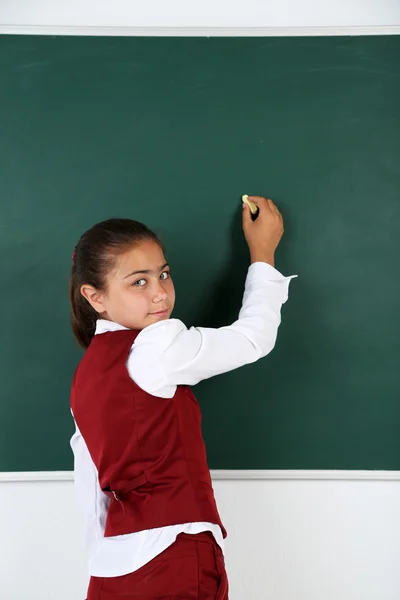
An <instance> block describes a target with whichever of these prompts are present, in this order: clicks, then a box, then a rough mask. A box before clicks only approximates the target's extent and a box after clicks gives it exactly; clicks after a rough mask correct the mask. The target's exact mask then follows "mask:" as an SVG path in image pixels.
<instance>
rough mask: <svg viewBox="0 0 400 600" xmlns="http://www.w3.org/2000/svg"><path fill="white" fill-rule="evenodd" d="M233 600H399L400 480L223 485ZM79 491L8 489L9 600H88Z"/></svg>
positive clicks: (65, 487)
mask: <svg viewBox="0 0 400 600" xmlns="http://www.w3.org/2000/svg"><path fill="white" fill-rule="evenodd" d="M214 485H215V491H216V497H217V502H218V504H219V508H220V512H221V514H222V517H223V519H224V521H225V524H226V526H227V528H228V530H229V537H228V539H227V542H226V543H227V550H226V558H227V568H228V573H229V577H230V586H231V595H230V600H399V598H400V481H335V480H332V481H326V480H321V481H318V480H315V481H301V480H299V481H291V480H287V481H285V480H281V481H233V480H231V481H229V480H227V481H215V482H214ZM80 527H81V524H80V516H79V514H78V512H77V510H76V507H75V500H74V494H73V484H72V482H71V481H65V482H46V481H43V482H21V483H19V482H7V483H5V482H4V483H0V532H1V534H0V598H1V600H84V598H85V591H86V585H87V577H86V571H85V569H86V564H85V555H84V549H83V546H82V535H81V529H80Z"/></svg>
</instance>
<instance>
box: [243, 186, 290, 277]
mask: <svg viewBox="0 0 400 600" xmlns="http://www.w3.org/2000/svg"><path fill="white" fill-rule="evenodd" d="M249 200H250V201H251V202H253V203H254V204H255V205H256V206H257V208H258V210H259V213H258V217H257V219H256V220H255V221H253V220H252V218H251V211H250V207H249V206H248V205H247V204H246V203H243V232H244V236H245V238H246V242H247V244H248V246H249V250H250V258H251V262H252V263H254V262H258V261H261V262H266V263H269V264H270V265H272V266H274V263H275V260H274V255H275V250H276V248H277V247H278V244H279V242H280V240H281V238H282V235H283V231H284V229H283V218H282V215H281V213H280V212H279V210H278V208H277V207H276V206H275V204H274V203H273V202H272V200H270V199H267V198H262V197H261V196H249Z"/></svg>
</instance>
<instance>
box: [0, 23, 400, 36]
mask: <svg viewBox="0 0 400 600" xmlns="http://www.w3.org/2000/svg"><path fill="white" fill-rule="evenodd" d="M0 34H9V35H11V34H12V35H72V36H105V37H107V36H130V37H291V36H298V37H305V36H321V37H322V36H359V35H400V26H374V27H357V26H354V27H295V26H293V27H104V26H82V25H80V26H75V25H71V26H68V25H2V24H0Z"/></svg>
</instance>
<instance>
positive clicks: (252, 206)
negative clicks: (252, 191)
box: [242, 194, 259, 221]
mask: <svg viewBox="0 0 400 600" xmlns="http://www.w3.org/2000/svg"><path fill="white" fill-rule="evenodd" d="M242 202H243V203H244V204H247V206H248V207H249V208H250V212H251V216H252V219H253V221H254V219H256V218H257V215H258V212H259V210H258V206H256V205H255V204H254V202H252V201H251V200H249V197H248V195H247V194H244V195H243V196H242Z"/></svg>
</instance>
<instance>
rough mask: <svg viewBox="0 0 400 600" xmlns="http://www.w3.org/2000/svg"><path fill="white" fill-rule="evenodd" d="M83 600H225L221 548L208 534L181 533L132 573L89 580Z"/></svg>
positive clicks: (226, 591) (223, 566) (226, 599)
mask: <svg viewBox="0 0 400 600" xmlns="http://www.w3.org/2000/svg"><path fill="white" fill-rule="evenodd" d="M87 600H228V578H227V575H226V571H225V563H224V557H223V554H222V551H221V548H220V547H219V546H218V544H217V542H216V541H215V540H214V537H213V535H212V534H211V532H204V533H198V534H197V535H189V534H186V533H181V534H180V535H178V537H177V538H176V541H175V543H174V544H172V546H170V547H169V548H167V549H166V550H164V552H162V553H161V554H159V555H158V556H156V557H155V558H154V559H153V560H151V561H150V562H149V563H147V564H146V565H144V566H143V567H141V568H140V569H138V570H137V571H135V572H134V573H129V574H128V575H122V576H120V577H91V579H90V584H89V590H88V597H87Z"/></svg>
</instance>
